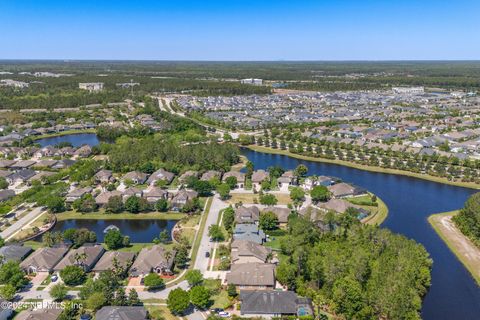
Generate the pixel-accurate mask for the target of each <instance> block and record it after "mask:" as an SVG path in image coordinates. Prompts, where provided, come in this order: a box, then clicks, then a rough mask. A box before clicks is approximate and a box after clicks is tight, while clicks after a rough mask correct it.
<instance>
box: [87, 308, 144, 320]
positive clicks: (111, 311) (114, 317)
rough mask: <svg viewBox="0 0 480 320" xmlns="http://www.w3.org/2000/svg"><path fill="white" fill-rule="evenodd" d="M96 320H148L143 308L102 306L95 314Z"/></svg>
mask: <svg viewBox="0 0 480 320" xmlns="http://www.w3.org/2000/svg"><path fill="white" fill-rule="evenodd" d="M95 319H96V320H148V319H150V316H149V314H148V311H147V310H146V309H145V307H143V306H104V307H102V308H101V309H100V310H98V311H97V312H96V313H95Z"/></svg>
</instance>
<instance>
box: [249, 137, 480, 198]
mask: <svg viewBox="0 0 480 320" xmlns="http://www.w3.org/2000/svg"><path fill="white" fill-rule="evenodd" d="M247 148H249V149H250V150H253V151H259V152H265V153H271V154H282V155H286V156H289V157H292V158H296V159H301V160H308V161H315V162H325V163H333V164H338V165H341V166H346V167H350V168H355V169H359V170H365V171H371V172H380V173H388V174H398V175H402V176H408V177H413V178H418V179H423V180H428V181H433V182H438V183H443V184H449V185H453V186H458V187H465V188H471V189H480V185H478V184H476V183H473V182H461V181H450V180H448V179H447V178H441V177H434V176H431V175H428V174H421V173H415V172H409V171H404V170H397V169H387V168H381V167H374V166H368V165H362V164H357V163H352V162H349V161H344V160H330V159H325V158H315V157H308V156H303V155H299V154H295V153H291V152H289V151H287V150H279V149H272V148H267V147H262V146H255V145H250V146H247Z"/></svg>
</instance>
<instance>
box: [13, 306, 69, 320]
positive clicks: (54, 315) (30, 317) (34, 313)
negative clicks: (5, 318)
mask: <svg viewBox="0 0 480 320" xmlns="http://www.w3.org/2000/svg"><path fill="white" fill-rule="evenodd" d="M62 311H63V309H62V308H38V309H35V310H31V309H28V310H24V311H22V312H21V313H20V314H19V315H18V316H16V317H15V320H57V319H59V318H60V314H61V313H62Z"/></svg>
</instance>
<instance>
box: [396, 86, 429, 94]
mask: <svg viewBox="0 0 480 320" xmlns="http://www.w3.org/2000/svg"><path fill="white" fill-rule="evenodd" d="M392 90H393V92H395V93H424V92H425V88H424V87H393V88H392Z"/></svg>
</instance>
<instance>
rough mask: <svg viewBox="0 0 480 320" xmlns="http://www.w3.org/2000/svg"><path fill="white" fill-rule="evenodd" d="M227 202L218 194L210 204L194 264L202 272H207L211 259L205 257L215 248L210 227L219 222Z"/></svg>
mask: <svg viewBox="0 0 480 320" xmlns="http://www.w3.org/2000/svg"><path fill="white" fill-rule="evenodd" d="M226 207H227V204H226V203H225V202H223V201H221V200H220V198H219V197H218V195H215V196H214V197H213V200H212V205H211V206H210V212H209V213H208V216H207V217H206V219H207V220H206V223H205V228H204V229H203V234H202V235H201V237H202V240H201V242H200V246H199V248H198V254H197V259H196V260H195V264H194V266H193V268H194V269H198V270H200V272H201V273H202V274H204V275H205V274H206V272H207V270H208V261H209V259H208V258H206V257H205V253H206V252H211V250H212V249H213V245H214V242H210V237H209V236H208V227H210V226H211V225H213V224H217V221H218V215H219V213H220V210H222V209H225V208H226Z"/></svg>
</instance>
